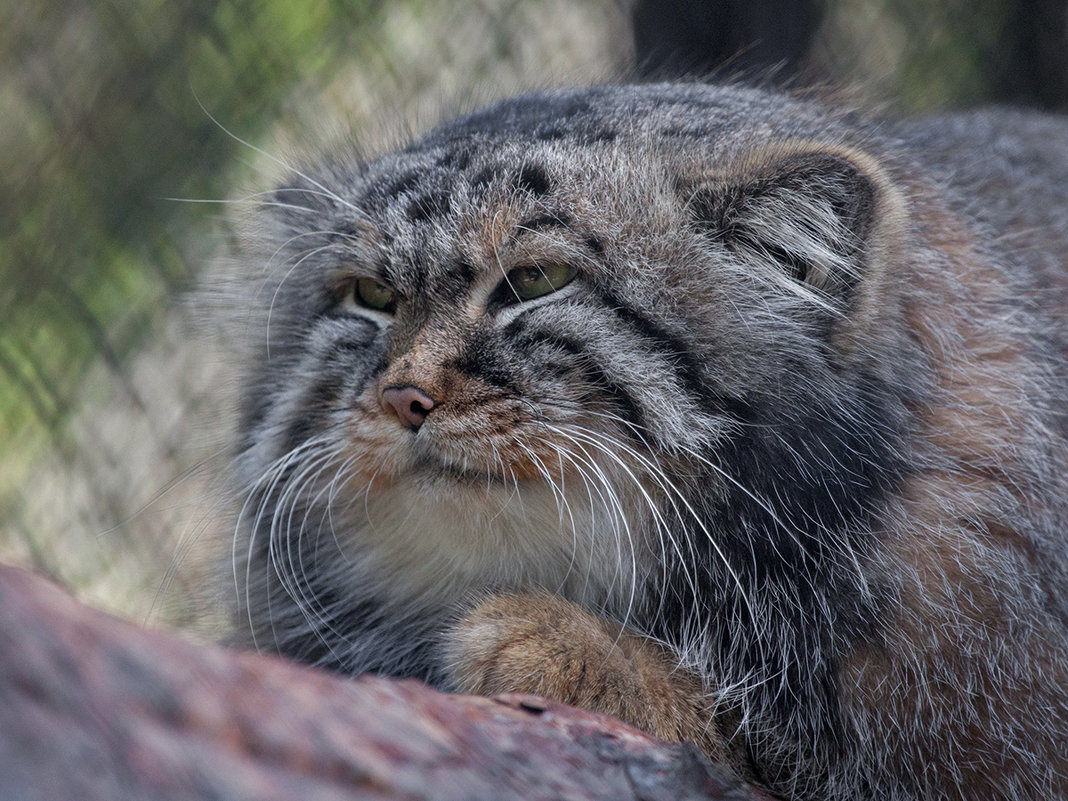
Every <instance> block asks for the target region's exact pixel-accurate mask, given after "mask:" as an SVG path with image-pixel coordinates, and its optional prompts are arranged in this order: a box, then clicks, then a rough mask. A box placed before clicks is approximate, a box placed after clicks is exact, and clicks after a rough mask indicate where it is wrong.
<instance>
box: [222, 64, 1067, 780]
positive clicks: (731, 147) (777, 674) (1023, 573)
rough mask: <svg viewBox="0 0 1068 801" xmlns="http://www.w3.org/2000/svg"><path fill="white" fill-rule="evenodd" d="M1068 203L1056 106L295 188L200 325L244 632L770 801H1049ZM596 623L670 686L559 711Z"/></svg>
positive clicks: (617, 142)
mask: <svg viewBox="0 0 1068 801" xmlns="http://www.w3.org/2000/svg"><path fill="white" fill-rule="evenodd" d="M1066 187H1068V123H1066V122H1065V120H1063V119H1056V118H1042V117H1037V116H1031V115H1027V114H1021V113H1017V112H1009V111H1004V112H984V113H976V114H971V115H959V116H953V117H942V118H932V119H929V120H920V121H912V122H905V123H899V122H891V121H887V120H880V119H873V118H868V117H865V116H863V115H860V114H857V113H854V112H852V111H849V110H841V109H836V108H833V107H828V106H825V105H822V104H820V103H816V102H806V101H801V100H796V99H791V98H788V97H785V96H782V95H777V94H769V93H765V92H761V91H757V90H750V89H741V88H727V87H709V86H705V85H684V84H664V85H653V86H640V87H602V88H596V89H587V90H573V91H556V92H546V93H541V94H536V95H529V96H525V97H521V98H517V99H514V100H510V101H505V102H503V103H500V104H497V105H495V106H492V107H490V108H489V109H486V110H483V111H480V112H475V113H474V114H470V115H468V116H465V117H461V118H460V119H458V120H456V121H453V122H451V123H447V124H445V125H443V126H441V127H440V128H438V129H436V130H435V131H433V132H431V133H430V134H428V135H427V136H426V137H425V138H424V139H422V140H419V141H417V142H414V143H413V144H411V145H410V146H409V147H407V148H405V149H404V150H401V151H398V152H396V153H392V154H388V155H385V156H383V157H380V158H378V159H375V160H372V161H369V162H368V161H361V160H358V159H354V158H351V157H347V156H340V155H338V156H336V157H334V158H331V159H327V160H326V161H324V162H323V163H321V164H319V165H318V166H315V167H312V168H308V169H306V170H301V171H298V172H295V173H294V174H293V175H292V176H290V178H289V179H288V180H287V182H286V184H284V185H283V186H282V187H281V188H280V189H278V190H277V191H276V192H275V193H274V195H273V196H272V198H271V202H270V203H268V204H265V206H264V209H263V211H262V212H260V214H259V216H258V221H257V222H255V223H254V224H253V225H252V226H250V227H249V228H248V231H249V233H248V234H247V236H246V239H245V257H244V260H245V264H247V265H248V270H247V277H246V278H245V279H244V283H243V284H242V285H243V286H245V287H246V288H247V292H246V293H245V294H241V295H239V299H238V307H239V308H240V309H241V311H240V312H235V317H236V318H238V319H237V320H235V323H236V324H238V325H239V326H240V331H239V333H236V334H235V343H236V342H238V341H240V343H241V347H242V350H241V352H240V353H241V355H240V357H239V358H240V359H241V361H242V363H243V365H244V368H245V370H246V380H245V387H246V392H245V397H244V402H243V408H242V422H241V430H240V435H239V442H238V448H237V462H236V464H237V469H236V472H237V476H238V484H239V485H240V492H241V495H242V497H244V498H245V499H246V502H245V505H244V508H243V509H242V510H241V513H240V515H239V521H238V525H237V541H236V544H235V557H236V558H235V571H234V575H235V578H236V584H237V594H238V598H239V602H238V620H239V622H241V623H242V625H243V626H244V627H245V628H246V629H247V630H248V633H249V635H250V638H251V639H252V640H253V641H255V643H256V644H258V645H259V646H261V647H265V648H268V649H271V650H277V651H279V652H281V653H285V654H289V655H291V656H293V657H295V658H298V659H303V660H306V661H311V662H316V663H319V664H323V665H327V666H330V667H333V668H336V669H339V670H342V671H347V672H351V673H358V672H363V671H365V670H377V671H382V672H386V673H390V674H394V675H409V676H418V677H421V678H424V679H426V680H428V681H431V682H434V683H437V684H442V685H445V686H453V687H463V688H466V689H469V690H474V691H491V690H495V689H501V688H504V689H516V690H530V691H538V692H544V693H548V694H553V695H556V696H557V697H561V698H563V700H571V701H573V702H576V703H583V704H585V705H592V706H598V707H599V708H602V709H604V710H605V711H609V712H614V713H616V714H620V715H623V716H624V717H629V718H630V719H632V721H633V722H637V723H639V724H640V725H643V726H644V727H645V728H647V729H649V730H651V731H656V732H658V733H661V734H664V733H665V732H667V733H668V734H669V735H671V736H679V737H691V738H693V739H695V740H699V741H700V742H702V743H703V744H704V743H706V742H707V740H708V732H709V731H714V732H716V737H718V738H719V739H720V740H721V741H722V744H723V746H724V748H723V749H718V748H714V747H712V746H709V745H703V747H705V749H706V751H708V752H709V753H711V754H713V755H715V756H717V757H718V758H727V757H725V756H724V755H725V754H733V756H731V757H729V758H731V759H733V760H735V761H736V762H737V763H738V767H739V769H741V770H744V771H746V772H748V773H750V774H751V775H753V776H755V777H756V778H757V779H759V780H761V781H763V782H764V783H765V784H767V785H768V786H769V787H771V788H773V789H774V790H775V791H777V792H779V793H781V794H783V795H784V796H786V797H790V798H823V799H832V798H834V799H857V800H859V799H862V798H880V799H919V798H923V799H934V798H969V799H972V798H974V799H978V798H1006V799H1023V798H1038V797H1043V798H1058V797H1064V796H1065V794H1066V793H1068V790H1066V787H1068V784H1066V782H1068V779H1066V774H1068V759H1066V756H1065V748H1064V743H1065V742H1066V741H1068V667H1066V666H1068V536H1066V534H1065V527H1066V525H1068V439H1066V438H1068V427H1066V420H1068V400H1066V399H1068V368H1066V346H1068V315H1066V314H1065V313H1064V312H1065V308H1066V303H1068V188H1066ZM539 273H540V278H539ZM550 276H551V278H552V280H550ZM519 281H524V282H527V283H526V284H524V286H527V287H528V288H527V289H518V288H517V287H516V282H519ZM368 282H369V283H368ZM546 282H548V283H546ZM543 290H545V291H543ZM524 293H525V294H524ZM379 303H381V304H382V305H381V306H378V304H379ZM398 398H403V401H402V402H401V401H398ZM409 403H410V404H411V405H410V406H409ZM545 593H548V594H549V595H548V596H546V595H545ZM526 594H530V595H526ZM528 597H529V598H530V599H533V600H530V601H526V600H524V598H528ZM547 597H548V598H550V599H551V600H550V601H546V598H547ZM483 599H486V600H484V603H483V606H482V607H479V609H481V610H482V611H481V612H480V611H479V609H475V611H474V612H471V613H470V614H468V615H467V616H466V617H464V614H465V611H466V610H470V609H471V608H472V604H475V603H477V602H479V601H480V600H483ZM495 599H496V600H495ZM501 599H504V600H501ZM561 605H562V606H561ZM569 608H570V609H574V610H575V611H574V615H573V616H570V617H569V615H568V612H567V609H569ZM487 610H488V611H487ZM524 610H526V611H524ZM590 615H592V617H589V616H590ZM554 621H556V622H554ZM591 621H592V622H591ZM620 625H623V626H626V627H627V631H626V632H625V633H624V634H619V631H620V629H619V626H620ZM606 627H607V628H606ZM613 627H614V628H613ZM583 631H589V632H591V634H590V639H589V640H588V641H587V640H586V639H584V637H583V635H582V632H583ZM605 631H608V632H615V633H616V634H615V635H613V636H611V637H607V638H606V637H605V633H604V632H605ZM613 637H614V639H613ZM643 637H650V638H654V639H655V640H656V644H655V645H654V644H653V642H652V640H643V639H642V638H643ZM621 638H622V639H621ZM629 638H635V639H633V640H632V639H629ZM613 642H614V643H616V644H617V645H618V644H619V643H621V642H626V643H636V645H633V648H632V647H631V645H627V647H626V648H625V649H624V651H623V653H624V654H631V653H638V652H640V651H641V648H642V647H643V646H642V645H641V643H642V642H648V643H649V646H648V647H649V648H655V649H662V651H661V650H657V651H656V656H655V658H650V659H648V660H646V661H645V662H643V663H642V664H643V665H646V667H643V668H642V670H641V671H639V673H641V674H642V675H645V674H646V673H648V675H650V676H652V675H654V674H655V673H656V671H657V670H661V669H662V668H660V667H657V666H660V665H665V664H666V665H669V666H674V665H682V666H683V667H684V668H685V671H684V675H685V676H687V677H688V678H686V679H685V681H682V680H680V681H676V680H675V679H669V678H665V677H660V679H657V680H656V681H653V680H652V679H650V683H649V684H648V685H647V686H646V685H642V686H645V690H642V689H641V688H640V687H639V689H637V690H632V689H628V690H626V691H625V692H624V691H623V690H621V689H618V688H621V687H624V686H626V687H628V688H630V687H632V685H631V684H629V683H628V682H629V681H631V679H627V681H623V680H622V679H620V680H619V681H615V680H614V679H613V678H612V677H613V676H616V677H617V678H618V677H619V675H621V674H619V673H618V671H616V672H613V671H614V669H613V671H607V672H602V674H599V675H602V676H603V677H604V678H603V681H602V680H599V682H600V683H599V684H598V686H597V687H595V688H594V690H597V692H589V690H590V687H589V686H586V687H585V689H584V690H583V691H581V692H580V691H579V689H578V688H577V686H576V684H575V683H576V682H588V681H590V678H589V676H587V674H586V671H585V669H583V671H582V673H581V676H582V678H581V679H580V678H576V676H577V675H578V674H577V673H574V672H573V671H571V668H573V667H574V665H575V664H578V663H581V664H582V665H583V666H585V665H591V666H592V665H594V664H595V663H596V664H598V665H600V666H601V667H603V666H604V665H606V664H609V659H608V656H604V655H603V654H602V656H604V658H600V657H599V656H598V654H600V651H599V650H598V649H601V648H607V649H608V650H609V651H611V649H612V647H613ZM597 643H601V644H600V645H598V644H597ZM605 643H607V644H605ZM557 646H558V647H557ZM552 653H555V654H557V655H560V654H563V653H568V654H571V656H570V657H568V658H567V659H562V658H557V659H556V660H553V659H552V658H551V657H550V656H546V654H552ZM627 658H628V659H629V658H630V657H629V656H628V657H627ZM635 658H637V657H635ZM642 659H645V657H642ZM509 660H513V661H509ZM562 663H566V665H565V664H562ZM613 664H615V663H613ZM650 665H651V666H652V667H650ZM569 666H570V667H569ZM569 671H570V672H569ZM642 671H645V673H643V672H642ZM635 675H638V674H635ZM680 675H683V674H680ZM488 677H492V681H491V680H490V679H489V678H488ZM680 682H681V683H680ZM639 684H640V682H639ZM654 687H655V688H656V689H652V688H654ZM694 687H698V688H699V689H698V690H694ZM613 688H616V689H613ZM643 692H644V693H645V694H646V696H647V697H648V698H649V699H650V703H649V704H647V705H644V706H645V707H646V708H648V709H657V710H671V709H674V710H676V711H677V710H680V709H683V708H685V709H686V710H687V712H686V714H685V715H682V716H681V717H680V718H678V719H682V718H685V719H686V720H687V721H689V720H691V712H692V711H693V710H694V709H699V710H703V711H701V712H700V713H694V714H695V715H696V717H695V718H693V719H696V720H698V721H700V720H704V721H705V723H704V724H703V726H704V729H703V730H702V731H698V730H697V729H695V728H694V726H695V725H696V724H692V723H685V724H679V723H677V720H676V718H675V717H673V716H672V715H671V714H668V712H663V713H660V712H657V713H655V714H653V713H650V714H651V715H652V717H651V718H649V719H646V718H642V719H641V720H636V719H635V715H634V714H631V713H630V712H629V711H628V710H630V709H636V708H638V707H640V706H643V704H642V703H638V702H636V701H635V699H636V698H641V697H642V693H643ZM635 693H636V695H635ZM694 693H697V694H696V695H694ZM622 696H630V697H628V698H625V699H623V700H619V701H618V702H617V703H614V702H613V701H612V698H613V697H615V698H617V699H620V698H621V697H622ZM654 696H655V698H654ZM583 699H597V700H585V701H584V700H583ZM695 699H696V700H695ZM702 715H703V716H704V717H702ZM669 718H670V720H669ZM664 721H668V723H664ZM723 721H729V722H730V725H729V726H728V725H724V724H723ZM662 723H663V725H661V724H662ZM695 732H696V733H695ZM672 733H674V734H672ZM743 763H744V764H743Z"/></svg>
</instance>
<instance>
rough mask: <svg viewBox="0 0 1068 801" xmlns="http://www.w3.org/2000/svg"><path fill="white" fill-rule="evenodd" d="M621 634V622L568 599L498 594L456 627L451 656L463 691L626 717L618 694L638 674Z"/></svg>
mask: <svg viewBox="0 0 1068 801" xmlns="http://www.w3.org/2000/svg"><path fill="white" fill-rule="evenodd" d="M610 632H611V633H610ZM619 638H620V629H619V627H618V626H616V627H615V630H614V632H612V631H611V629H610V627H609V624H607V623H605V622H603V621H601V620H599V619H598V618H596V617H594V616H593V615H591V614H589V613H588V612H586V611H585V610H583V609H582V608H580V607H579V606H577V605H576V604H573V603H571V602H570V601H566V600H564V599H563V598H559V597H556V596H552V595H547V594H524V595H498V596H494V597H492V598H490V599H488V600H486V601H483V602H482V603H481V604H479V605H478V606H476V607H475V608H474V609H472V610H471V611H470V612H468V613H467V614H466V615H465V616H464V617H463V618H462V619H461V620H460V622H459V624H458V625H456V626H455V627H454V628H453V629H452V630H451V631H450V632H449V634H448V636H447V638H446V648H445V654H446V660H447V664H448V667H449V672H450V674H451V677H452V681H453V687H454V689H456V690H457V691H459V692H464V693H472V694H476V695H495V694H497V693H505V692H522V693H532V694H534V695H542V696H545V697H547V698H552V699H554V700H556V701H563V702H564V703H568V704H573V705H575V706H581V707H584V708H588V709H593V708H597V711H603V712H608V713H609V714H616V715H618V714H619V713H618V711H617V710H616V709H615V705H613V704H612V702H611V699H612V697H613V696H622V695H623V694H624V693H626V692H628V691H632V690H633V688H634V685H635V684H636V682H637V680H638V677H637V675H636V671H635V668H634V666H633V665H632V664H631V661H630V660H629V659H628V658H627V657H626V656H625V655H624V653H623V652H622V649H621V648H620V647H618V640H619ZM598 707H600V708H598Z"/></svg>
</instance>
